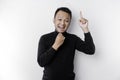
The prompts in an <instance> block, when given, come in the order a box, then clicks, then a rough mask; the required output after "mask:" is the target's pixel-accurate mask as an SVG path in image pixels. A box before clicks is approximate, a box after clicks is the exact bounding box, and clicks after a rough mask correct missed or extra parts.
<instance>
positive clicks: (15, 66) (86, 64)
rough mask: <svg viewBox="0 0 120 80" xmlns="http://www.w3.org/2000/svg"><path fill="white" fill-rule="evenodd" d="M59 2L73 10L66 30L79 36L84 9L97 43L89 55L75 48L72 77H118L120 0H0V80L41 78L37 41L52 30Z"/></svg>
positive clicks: (91, 79)
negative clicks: (92, 53) (81, 15)
mask: <svg viewBox="0 0 120 80" xmlns="http://www.w3.org/2000/svg"><path fill="white" fill-rule="evenodd" d="M61 6H67V7H69V8H70V9H71V10H72V12H73V19H72V23H71V26H70V28H69V30H68V32H70V33H74V34H76V35H78V36H79V37H81V38H82V39H83V38H84V36H83V32H82V30H81V28H80V27H79V22H78V20H79V18H80V15H79V12H80V10H81V11H82V12H83V16H84V17H85V18H87V19H88V20H89V29H90V31H91V34H92V36H93V39H94V42H95V45H96V52H95V55H92V56H91V55H86V54H83V53H81V52H78V51H76V55H75V60H74V65H75V69H74V71H75V73H76V77H75V80H120V49H119V48H120V42H119V41H120V37H119V34H120V31H119V29H120V22H119V21H120V1H119V0H0V80H41V78H42V74H43V73H42V71H43V68H41V67H40V66H39V65H38V64H37V48H38V41H39V38H40V36H41V35H43V34H45V33H48V32H51V31H54V25H53V15H54V11H55V10H56V8H58V7H61Z"/></svg>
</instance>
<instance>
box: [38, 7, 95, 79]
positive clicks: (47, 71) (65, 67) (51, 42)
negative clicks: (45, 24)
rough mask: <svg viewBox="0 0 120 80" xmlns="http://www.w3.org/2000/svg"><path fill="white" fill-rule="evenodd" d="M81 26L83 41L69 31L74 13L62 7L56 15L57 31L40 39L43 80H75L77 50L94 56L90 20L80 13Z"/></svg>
mask: <svg viewBox="0 0 120 80" xmlns="http://www.w3.org/2000/svg"><path fill="white" fill-rule="evenodd" d="M80 16H81V19H80V26H81V28H82V30H83V32H84V35H85V41H82V40H81V39H80V38H79V37H77V36H76V35H73V34H70V33H68V32H66V31H67V29H68V27H69V25H70V22H71V18H72V13H71V11H70V10H69V9H68V8H66V7H60V8H58V9H57V10H56V12H55V15H54V25H55V31H54V32H51V33H48V34H45V35H43V36H42V37H41V38H40V41H39V46H38V56H37V61H38V64H39V65H40V66H41V67H44V74H43V78H42V80H74V78H75V73H74V72H73V69H74V65H73V60H74V55H75V50H78V51H81V52H84V53H86V54H90V55H92V54H94V52H95V46H94V43H93V39H92V37H91V34H90V32H89V29H88V20H87V19H85V18H83V16H82V13H81V12H80Z"/></svg>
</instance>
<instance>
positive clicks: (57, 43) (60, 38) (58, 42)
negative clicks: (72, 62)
mask: <svg viewBox="0 0 120 80" xmlns="http://www.w3.org/2000/svg"><path fill="white" fill-rule="evenodd" d="M64 40H65V37H64V36H63V34H62V33H59V34H58V35H57V37H56V39H55V42H54V44H53V46H52V48H54V49H55V50H58V48H59V47H60V46H61V45H62V44H63V43H64Z"/></svg>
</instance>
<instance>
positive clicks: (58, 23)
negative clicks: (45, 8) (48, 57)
mask: <svg viewBox="0 0 120 80" xmlns="http://www.w3.org/2000/svg"><path fill="white" fill-rule="evenodd" d="M70 21H71V20H70V15H69V14H68V13H66V12H64V11H58V12H57V14H56V16H55V18H54V24H55V29H56V30H57V32H60V33H63V32H65V31H66V30H67V29H68V27H69V24H70Z"/></svg>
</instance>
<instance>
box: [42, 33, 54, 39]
mask: <svg viewBox="0 0 120 80" xmlns="http://www.w3.org/2000/svg"><path fill="white" fill-rule="evenodd" d="M53 34H54V32H50V33H46V34H43V35H41V36H40V40H42V41H44V40H47V39H49V38H51V37H52V36H53Z"/></svg>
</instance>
